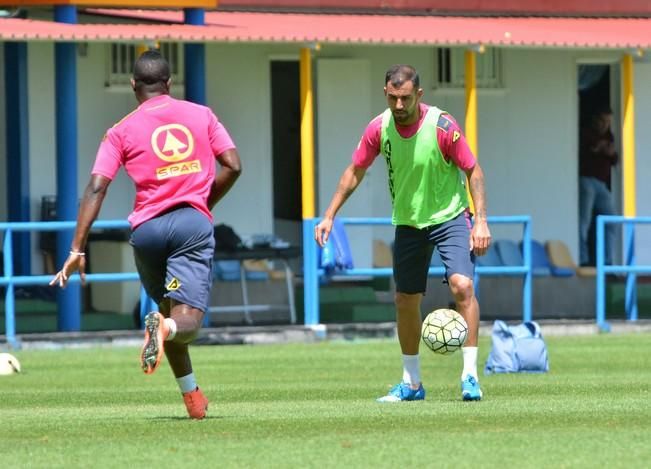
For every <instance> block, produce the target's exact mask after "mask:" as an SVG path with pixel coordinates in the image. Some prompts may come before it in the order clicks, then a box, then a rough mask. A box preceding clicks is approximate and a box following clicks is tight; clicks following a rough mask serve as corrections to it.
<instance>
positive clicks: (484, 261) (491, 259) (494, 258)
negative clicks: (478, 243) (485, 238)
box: [475, 243, 503, 267]
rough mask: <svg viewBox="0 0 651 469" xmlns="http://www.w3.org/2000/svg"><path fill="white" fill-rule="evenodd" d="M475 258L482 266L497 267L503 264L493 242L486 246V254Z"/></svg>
mask: <svg viewBox="0 0 651 469" xmlns="http://www.w3.org/2000/svg"><path fill="white" fill-rule="evenodd" d="M475 260H476V262H477V265H478V266H482V267H499V266H501V265H503V264H502V260H501V259H500V255H499V254H498V252H497V249H496V248H495V243H491V245H490V246H489V247H488V251H486V254H484V255H483V256H477V257H476V258H475Z"/></svg>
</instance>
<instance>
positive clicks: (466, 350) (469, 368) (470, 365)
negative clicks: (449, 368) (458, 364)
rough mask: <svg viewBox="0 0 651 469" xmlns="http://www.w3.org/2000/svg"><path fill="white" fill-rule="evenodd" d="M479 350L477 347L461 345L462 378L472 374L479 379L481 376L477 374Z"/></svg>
mask: <svg viewBox="0 0 651 469" xmlns="http://www.w3.org/2000/svg"><path fill="white" fill-rule="evenodd" d="M477 350H478V348H477V347H461V351H462V352H463V372H462V373H461V379H462V380H463V379H464V378H465V377H466V376H468V375H470V376H472V377H473V378H475V379H476V380H477V381H479V377H478V376H477Z"/></svg>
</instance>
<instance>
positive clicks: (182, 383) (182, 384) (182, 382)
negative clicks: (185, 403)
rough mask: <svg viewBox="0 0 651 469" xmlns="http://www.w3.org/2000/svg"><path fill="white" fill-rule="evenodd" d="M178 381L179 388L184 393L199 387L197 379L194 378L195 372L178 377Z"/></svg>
mask: <svg viewBox="0 0 651 469" xmlns="http://www.w3.org/2000/svg"><path fill="white" fill-rule="evenodd" d="M176 382H177V383H178V384H179V389H181V392H182V393H186V392H190V391H194V390H195V389H197V380H196V379H194V373H190V374H189V375H185V376H181V377H180V378H176Z"/></svg>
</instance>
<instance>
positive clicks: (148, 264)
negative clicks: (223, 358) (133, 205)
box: [129, 206, 215, 312]
mask: <svg viewBox="0 0 651 469" xmlns="http://www.w3.org/2000/svg"><path fill="white" fill-rule="evenodd" d="M129 243H130V244H131V245H132V246H133V251H134V256H135V260H136V268H137V269H138V274H139V275H140V281H141V282H142V285H143V287H144V288H145V291H146V292H147V294H148V295H149V296H150V297H151V298H152V299H153V300H154V301H155V302H156V303H157V304H158V303H160V302H161V301H162V300H163V299H164V298H173V299H175V300H177V301H178V302H180V303H183V304H186V305H189V306H192V307H193V308H197V309H200V310H201V311H204V312H206V311H207V310H208V302H209V297H210V288H211V286H212V263H213V256H214V253H215V236H214V233H213V226H212V223H211V222H210V220H208V218H207V217H206V216H205V215H204V214H202V213H200V212H199V211H197V210H196V209H194V208H191V207H187V206H183V207H180V208H177V209H175V210H171V211H169V212H166V213H164V214H162V215H160V216H158V217H156V218H152V219H151V220H148V221H146V222H144V223H143V224H141V225H139V226H138V227H136V229H135V230H133V232H132V233H131V239H130V240H129Z"/></svg>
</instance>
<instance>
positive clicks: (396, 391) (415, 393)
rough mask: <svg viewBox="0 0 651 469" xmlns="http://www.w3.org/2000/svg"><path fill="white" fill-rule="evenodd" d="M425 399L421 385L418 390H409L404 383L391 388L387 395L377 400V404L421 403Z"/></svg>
mask: <svg viewBox="0 0 651 469" xmlns="http://www.w3.org/2000/svg"><path fill="white" fill-rule="evenodd" d="M423 399H425V388H423V384H422V383H421V384H420V386H418V389H411V387H409V385H408V384H407V383H405V382H402V383H399V384H396V385H395V386H394V387H392V388H391V391H389V394H387V395H386V396H382V397H380V398H379V399H377V402H402V401H422V400H423Z"/></svg>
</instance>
